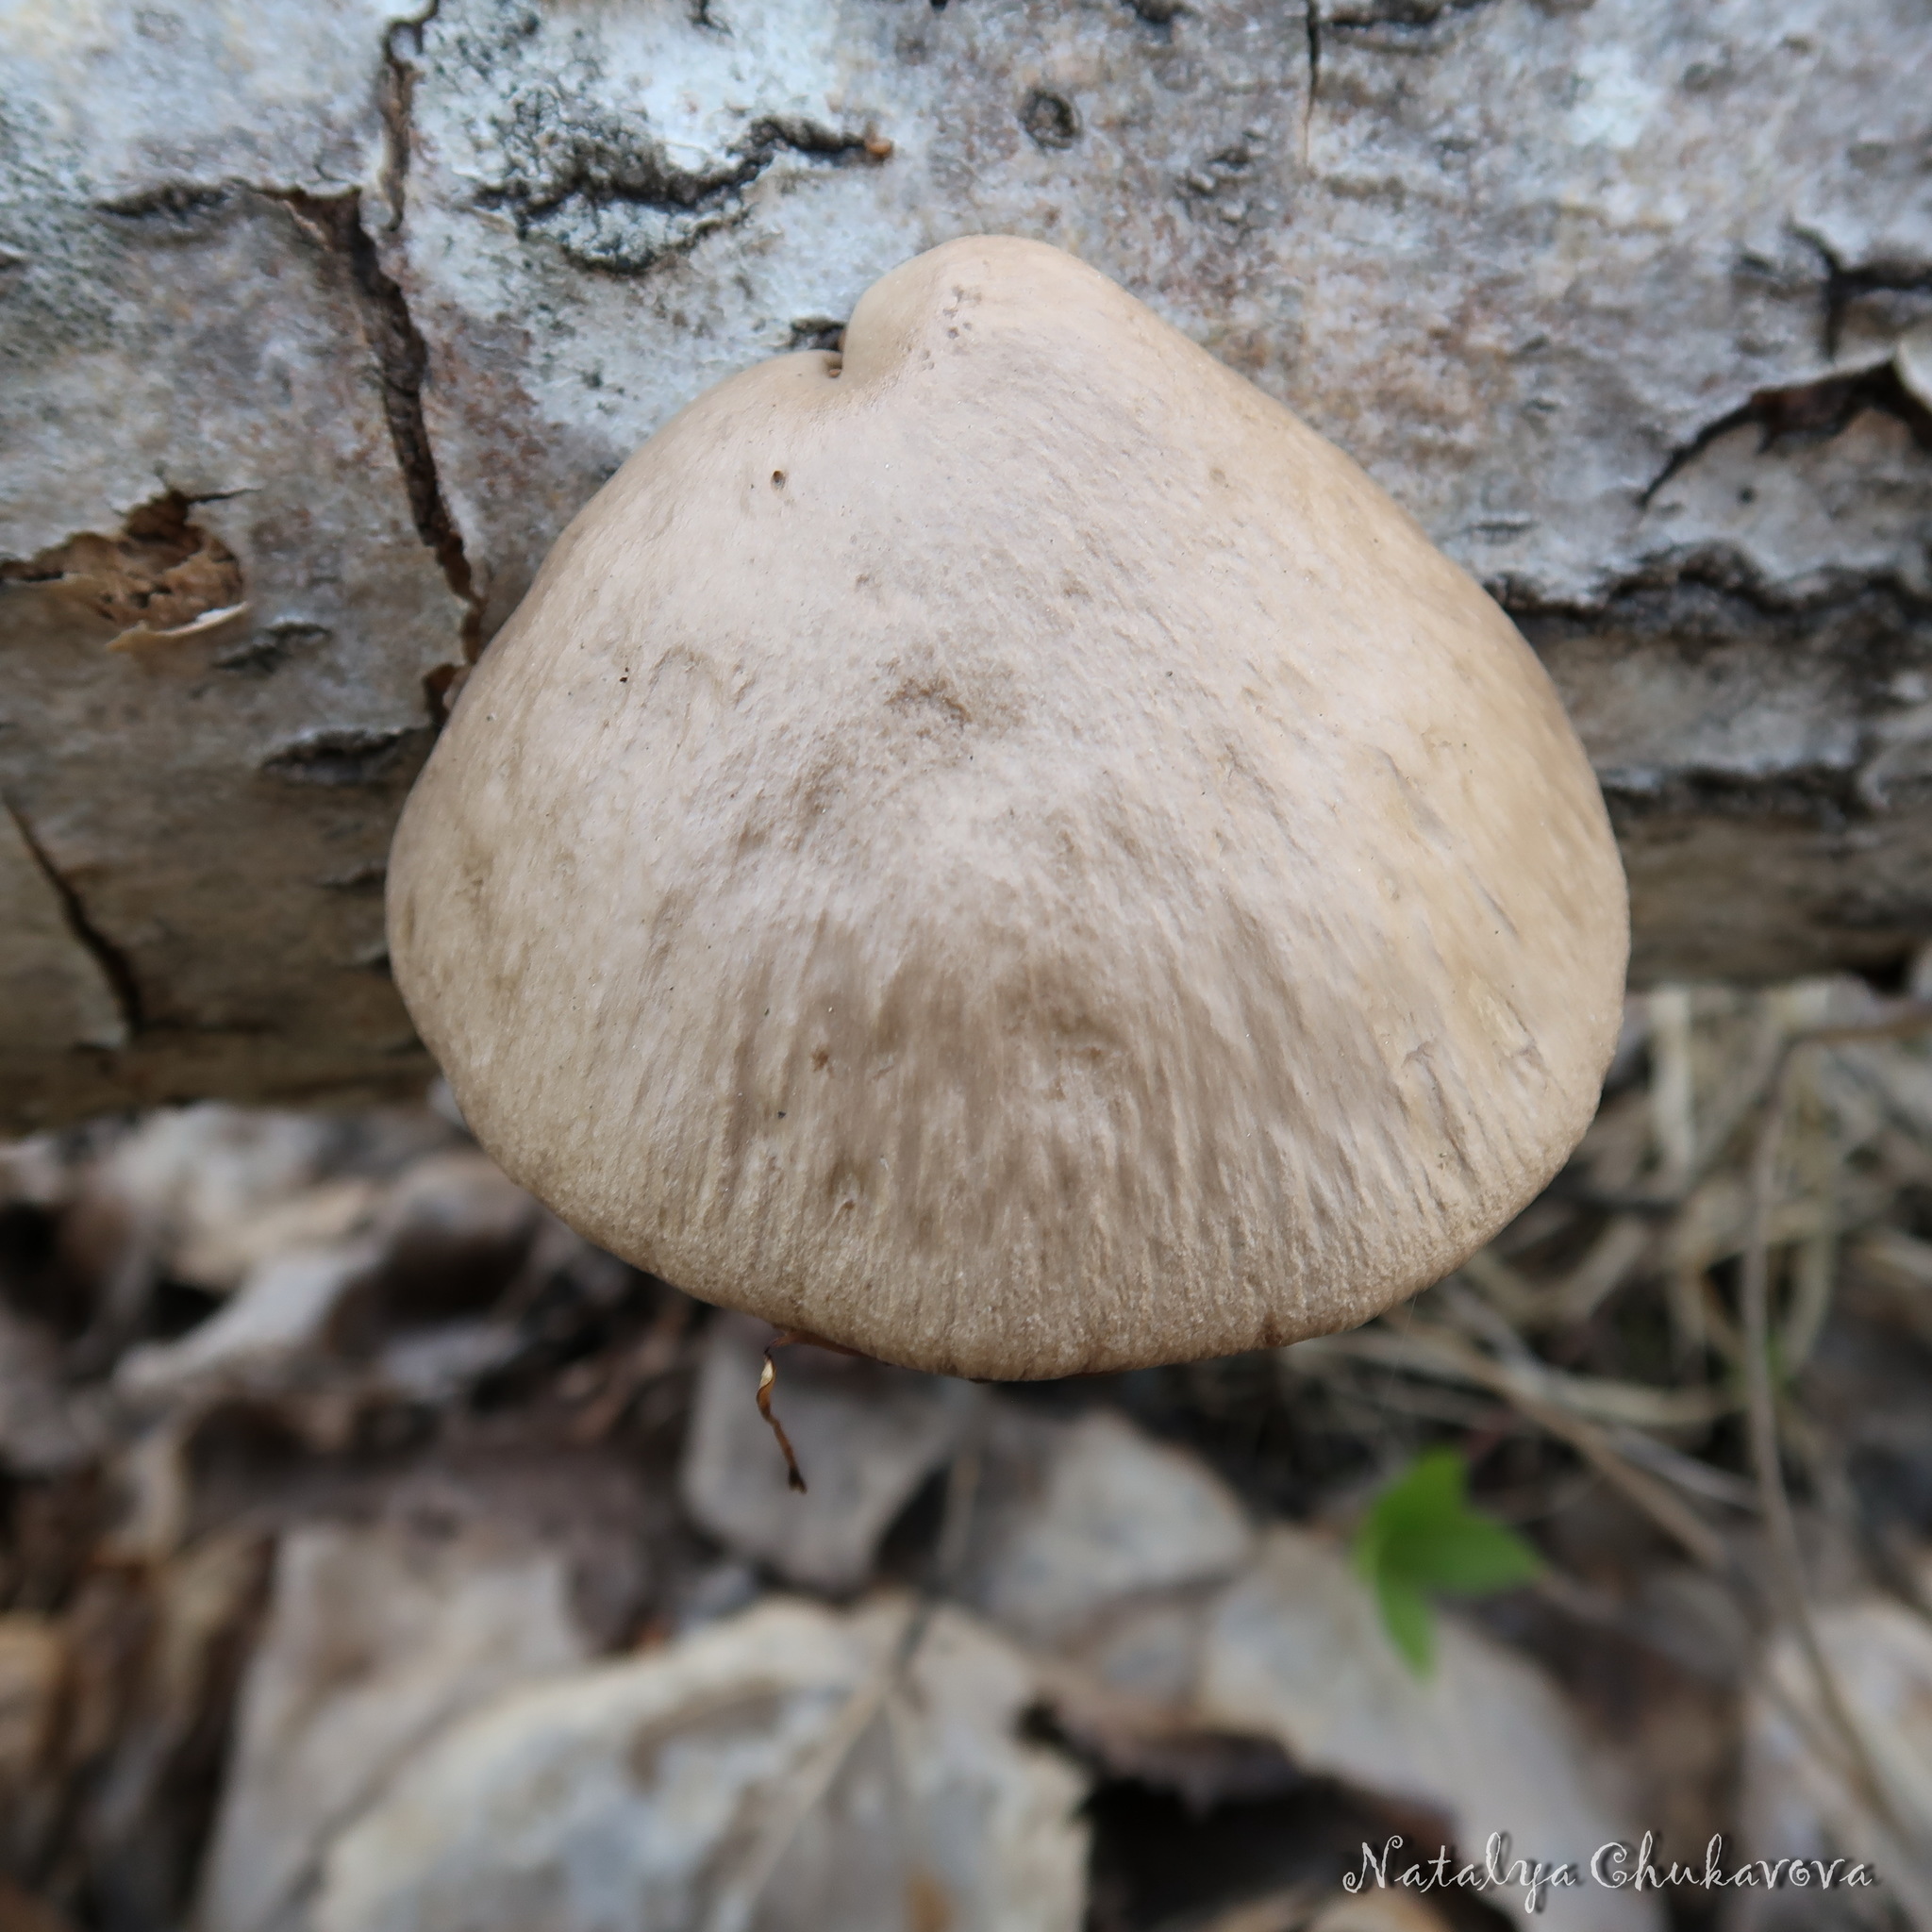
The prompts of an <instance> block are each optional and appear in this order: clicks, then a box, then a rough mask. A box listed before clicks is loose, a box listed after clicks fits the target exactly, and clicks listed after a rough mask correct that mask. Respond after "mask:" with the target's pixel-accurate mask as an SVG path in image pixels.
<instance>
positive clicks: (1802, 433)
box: [1637, 362, 1932, 508]
mask: <svg viewBox="0 0 1932 1932" xmlns="http://www.w3.org/2000/svg"><path fill="white" fill-rule="evenodd" d="M1867 409H1874V410H1876V411H1877V412H1878V413H1879V414H1881V415H1885V416H1895V417H1896V418H1897V419H1898V420H1899V421H1900V422H1901V423H1903V424H1905V425H1906V426H1907V428H1908V429H1909V430H1910V431H1911V432H1912V441H1914V442H1916V443H1917V444H1918V446H1919V447H1920V448H1921V449H1923V450H1925V451H1928V452H1932V409H1928V408H1926V407H1925V405H1924V403H1922V402H1921V401H1920V400H1919V398H1918V397H1917V396H1915V395H1914V394H1913V393H1912V392H1911V391H1910V390H1908V389H1907V387H1906V385H1905V382H1904V381H1903V379H1902V378H1901V377H1900V375H1899V373H1898V371H1897V369H1895V368H1894V367H1893V366H1892V365H1891V364H1890V362H1884V363H1880V364H1878V365H1877V366H1876V367H1874V368H1869V369H1858V370H1852V371H1848V372H1847V373H1846V374H1844V375H1821V376H1818V377H1816V378H1814V379H1813V380H1812V381H1810V382H1797V383H1791V384H1790V385H1788V386H1786V387H1783V388H1777V389H1761V390H1758V391H1756V392H1755V393H1754V394H1752V395H1751V396H1750V397H1749V398H1748V399H1747V400H1745V401H1744V402H1742V403H1740V404H1739V405H1738V407H1737V408H1735V409H1730V410H1727V411H1726V412H1725V413H1724V415H1722V416H1720V417H1718V418H1717V419H1716V421H1715V422H1711V423H1707V424H1706V425H1704V427H1703V428H1702V429H1700V430H1699V431H1698V432H1697V434H1696V435H1695V436H1693V437H1692V438H1691V441H1689V442H1686V443H1684V444H1682V445H1681V446H1680V447H1679V448H1677V449H1675V450H1673V451H1672V452H1671V456H1670V458H1669V460H1668V461H1667V462H1666V463H1665V464H1664V466H1663V468H1662V469H1661V470H1659V471H1658V472H1657V475H1656V476H1654V477H1653V478H1652V479H1651V481H1650V482H1649V483H1648V484H1646V485H1645V486H1644V489H1643V491H1642V493H1641V495H1640V496H1639V497H1638V499H1637V500H1638V502H1639V503H1640V504H1641V505H1642V506H1644V507H1645V508H1648V507H1649V505H1650V502H1651V499H1652V498H1653V497H1655V496H1656V495H1657V491H1659V490H1661V489H1662V488H1663V487H1664V485H1665V484H1666V483H1668V482H1669V481H1670V480H1671V478H1672V477H1673V476H1674V475H1677V474H1678V472H1679V471H1681V470H1683V469H1684V468H1685V467H1686V466H1687V465H1689V464H1691V463H1692V462H1694V461H1695V460H1696V459H1697V458H1699V457H1700V456H1702V455H1703V454H1704V452H1705V451H1706V450H1707V449H1708V448H1709V447H1710V445H1711V444H1712V443H1713V442H1715V441H1717V440H1718V439H1719V438H1720V437H1723V436H1728V435H1729V434H1730V433H1731V431H1732V430H1734V429H1741V428H1744V427H1746V426H1747V425H1752V424H1755V425H1757V431H1758V443H1757V448H1758V453H1759V454H1760V455H1762V454H1763V453H1764V452H1766V451H1767V450H1770V449H1771V448H1773V447H1774V445H1775V444H1777V443H1780V442H1786V441H1807V442H1823V441H1827V440H1828V439H1830V438H1831V437H1834V436H1837V435H1839V434H1840V432H1841V431H1843V430H1844V429H1846V428H1847V427H1849V426H1850V425H1851V423H1852V421H1853V419H1854V418H1855V417H1857V416H1858V415H1861V414H1862V413H1863V412H1864V411H1865V410H1867Z"/></svg>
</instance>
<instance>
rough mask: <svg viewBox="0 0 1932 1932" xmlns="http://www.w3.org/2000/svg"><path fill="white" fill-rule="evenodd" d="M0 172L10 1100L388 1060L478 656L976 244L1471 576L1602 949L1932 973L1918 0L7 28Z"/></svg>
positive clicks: (1653, 966) (419, 1058) (184, 12)
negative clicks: (1595, 900) (434, 818)
mask: <svg viewBox="0 0 1932 1932" xmlns="http://www.w3.org/2000/svg"><path fill="white" fill-rule="evenodd" d="M0 197H4V199H0V798H4V803H5V812H4V813H0V1117H4V1119H5V1120H6V1122H7V1123H8V1124H12V1125H26V1124H34V1123H38V1122H44V1121H51V1120H55V1119H58V1118H63V1117H71V1116H73V1115H75V1114H77V1113H79V1112H82V1111H85V1110H88V1109H91V1108H104V1107H112V1106H120V1105H125V1104H129V1103H134V1102H147V1101H154V1100H159V1099H164V1098H175V1097H185V1096H189V1095H196V1094H208V1093H223V1094H232V1095H238V1096H269V1095H284V1096H293V1095H307V1094H319V1093H325V1092H331V1091H347V1090H350V1089H362V1090H368V1089H372V1088H384V1087H392V1086H398V1085H408V1084H411V1083H416V1082H420V1080H421V1079H422V1078H423V1077H424V1076H425V1073H426V1071H427V1067H426V1061H425V1058H424V1055H423V1052H422V1049H421V1047H420V1046H419V1045H418V1043H417V1042H416V1041H415V1039H414V1037H413V1035H412V1034H411V1032H410V1029H409V1026H408V1020H407V1018H406V1016H405V1015H404V1013H403V1011H402V1008H401V1006H400V1004H399V1003H398V1001H397V999H396V997H395V993H394V991H393V988H392V987H391V984H390V982H389V980H388V977H387V974H386V971H385V958H384V952H383V939H382V902H381V886H382V875H383V863H384V857H385V853H386V850H387V846H388V841H389V836H390V832H391V826H392V824H393V822H394V819H395V815H396V812H397V809H398V808H399V806H400V803H401V800H402V797H403V794H404V792H405V791H406V790H407V788H408V783H409V780H410V777H411V775H412V774H413V773H414V771H415V769H416V767H417V765H418V764H419V763H420V761H421V759H422V758H423V756H424V754H425V751H426V749H427V747H428V745H429V743H430V741H431V739H432V737H433V734H434V731H435V728H436V724H437V720H438V715H439V712H440V709H441V697H442V694H443V693H444V692H445V691H447V690H448V688H449V685H450V682H451V680H452V679H453V678H454V677H455V675H457V672H458V667H459V666H460V665H461V664H462V663H463V662H464V661H465V660H466V659H468V658H471V657H473V656H474V655H475V652H476V651H477V650H478V649H480V648H481V647H482V646H483V645H484V644H485V643H486V642H487V641H488V640H489V638H490V636H491V633H492V632H493V630H494V629H495V628H496V626H497V625H499V624H500V623H501V622H502V621H503V619H504V617H505V616H506V615H507V614H508V611H509V610H510V609H511V608H513V607H514V606H515V604H516V602H517V599H518V598H519V597H520V596H521V594H522V593H523V591H524V590H525V587H526V586H527V584H528V583H529V581H530V577H531V574H532V572H533V571H534V569H535V568H536V565H537V564H538V562H539V561H540V560H541V558H542V556H543V554H544V551H545V549H546V547H547V546H548V545H549V543H550V541H552V539H553V538H554V537H555V536H556V535H557V533H558V530H559V529H560V528H561V526H562V525H563V524H564V522H565V521H566V520H567V519H568V518H569V516H570V515H571V514H572V512H573V511H574V510H575V508H577V506H578V505H579V504H581V503H582V502H583V500H584V499H585V498H586V497H587V496H588V495H589V494H590V493H591V491H593V490H594V489H595V488H596V487H597V486H598V484H599V483H601V482H602V481H603V479H604V478H605V477H606V476H607V475H608V474H609V473H610V472H611V470H612V469H614V468H615V466H616V465H617V464H618V463H619V462H620V461H621V460H622V459H623V458H625V456H626V455H627V454H628V453H629V452H630V451H631V450H632V449H633V448H634V447H635V446H636V445H637V444H638V443H639V442H640V441H642V440H643V438H644V437H646V436H647V435H649V434H650V433H651V431H652V430H653V429H655V428H656V427H657V426H658V425H659V424H660V423H662V422H663V421H664V420H665V419H666V417H668V416H669V415H670V414H671V413H672V412H673V411H674V410H675V409H676V408H678V407H679V406H680V405H681V404H683V403H684V402H686V401H688V400H689V399H690V398H691V397H692V396H694V395H695V394H697V393H698V392H699V391H701V390H703V389H705V388H706V387H708V385H710V384H711V383H713V382H715V381H716V380H718V379H719V378H720V377H721V376H724V375H727V374H729V373H730V372H732V371H733V370H735V369H738V368H740V367H741V366H743V365H744V364H746V363H747V362H750V361H753V360H755V359H758V358H762V357H765V356H769V355H772V354H774V353H777V352H779V351H782V350H785V349H787V348H789V347H794V346H798V345H801V344H815V343H822V342H824V341H828V340H830V339H831V338H832V337H833V336H834V335H835V333H836V331H837V329H838V328H839V326H840V325H841V320H842V318H843V317H844V316H845V315H846V314H847V313H848V312H849V310H850V308H851V306H852V304H853V302H854V300H855V299H856V297H857V296H858V293H859V292H860V291H862V290H863V289H864V288H865V287H866V285H867V284H868V283H869V282H871V281H872V280H873V279H874V277H875V276H877V275H879V274H881V273H882V272H883V271H885V270H886V269H888V268H890V267H891V266H892V264H894V263H895V262H897V261H899V260H901V259H903V258H905V257H907V256H908V255H910V254H912V253H914V252H916V251H918V250H920V249H922V248H924V247H927V246H929V245H931V244H933V243H935V242H940V241H942V240H944V239H945V238H947V237H948V236H952V235H956V234H960V233H968V232H973V231H975V230H1002V231H1007V232H1012V233H1019V234H1025V235H1032V236H1037V237H1039V238H1041V239H1043V240H1047V241H1051V242H1058V243H1059V244H1061V245H1062V246H1065V247H1068V248H1071V249H1073V250H1074V251H1075V252H1076V253H1078V254H1080V255H1082V256H1083V257H1085V258H1087V259H1089V260H1090V261H1091V262H1093V263H1094V264H1095V265H1096V266H1098V267H1099V268H1101V269H1103V270H1105V271H1106V272H1107V273H1108V275H1112V276H1114V277H1115V278H1116V279H1117V280H1119V281H1121V282H1123V283H1124V284H1125V285H1126V286H1127V287H1128V288H1130V289H1132V290H1133V291H1135V292H1136V293H1138V294H1139V295H1141V297H1142V298H1143V299H1145V300H1146V301H1148V302H1149V303H1151V304H1152V305H1153V306H1154V307H1155V308H1157V309H1158V310H1159V311H1161V312H1162V313H1163V314H1165V315H1166V316H1168V317H1169V318H1170V319H1171V320H1172V321H1174V323H1175V324H1177V325H1179V326H1180V327H1181V328H1183V329H1185V330H1186V331H1187V332H1188V333H1189V334H1191V336H1193V337H1194V338H1195V339H1196V340H1197V341H1201V342H1203V343H1204V344H1206V345H1207V346H1208V348H1209V349H1211V350H1212V351H1213V352H1214V353H1215V354H1216V355H1218V356H1220V357H1222V358H1224V359H1225V360H1226V361H1228V362H1229V363H1231V364H1232V365H1233V366H1235V367H1236V368H1238V369H1240V370H1241V371H1242V372H1243V373H1244V374H1246V375H1250V376H1252V377H1253V379H1254V380H1255V381H1257V383H1259V384H1260V385H1261V386H1262V387H1263V388H1265V389H1267V390H1269V391H1271V392H1273V393H1274V394H1275V395H1278V396H1280V397H1282V398H1283V399H1284V400H1286V401H1287V402H1289V403H1290V404H1291V406H1292V407H1293V408H1296V409H1297V410H1298V411H1299V412H1300V413H1301V414H1302V415H1303V416H1305V417H1306V418H1307V420H1308V421H1309V422H1311V423H1312V424H1313V425H1315V426H1316V427H1318V428H1319V429H1321V430H1322V431H1323V432H1324V433H1325V434H1326V435H1328V436H1329V437H1331V438H1333V439H1334V440H1335V441H1337V442H1339V443H1341V445H1342V446H1343V447H1344V448H1345V449H1347V450H1349V451H1350V452H1351V453H1352V454H1353V455H1354V456H1356V457H1357V458H1358V459H1359V460H1361V461H1362V462H1363V463H1364V464H1366V465H1367V467H1368V468H1369V469H1370V470H1371V471H1372V472H1373V473H1374V475H1376V476H1377V477H1378V478H1379V479H1380V480H1381V481H1382V482H1383V483H1384V484H1386V485H1387V486H1388V487H1389V488H1390V489H1391V491H1393V492H1394V494H1395V495H1396V496H1397V497H1398V498H1400V499H1401V500H1402V502H1403V503H1405V504H1406V505H1407V507H1408V508H1410V509H1411V510H1412V511H1413V513H1414V514H1415V515H1416V516H1417V517H1418V518H1419V519H1420V520H1421V521H1422V523H1423V524H1424V525H1425V526H1426V527H1427V529H1428V530H1429V531H1430V533H1431V534H1432V536H1433V537H1434V538H1435V539H1436V541H1438V542H1440V543H1441V545H1442V546H1443V547H1444V548H1445V549H1447V550H1448V551H1449V552H1450V553H1451V554H1452V555H1454V556H1455V557H1457V558H1459V559H1460V560H1461V561H1462V562H1464V563H1465V564H1466V565H1467V566H1468V567H1469V568H1470V569H1471V570H1472V571H1473V572H1474V574H1475V575H1477V576H1478V577H1480V578H1481V579H1482V580H1483V581H1484V582H1485V583H1486V584H1488V585H1489V586H1490V587H1491V590H1492V591H1494V593H1495V594H1496V595H1497V596H1498V597H1499V598H1500V599H1501V600H1502V601H1503V602H1504V604H1505V605H1506V606H1507V608H1509V609H1510V611H1511V612H1512V613H1513V614H1514V615H1515V617H1516V619H1517V621H1518V623H1519V624H1520V625H1522V626H1523V628H1524V631H1525V633H1526V634H1527V635H1528V637H1529V638H1530V640H1531V641H1532V642H1533V643H1534V644H1535V645H1536V647H1537V648H1538V649H1539V650H1540V651H1541V653H1542V655H1543V657H1544V659H1545V661H1546V662H1547V663H1548V665H1549V667H1550V669H1551V671H1552V673H1553V674H1554V675H1555V676H1556V678H1557V682H1558V684H1559V686H1560V687H1561V689H1562V691H1563V693H1564V695H1565V697H1566V699H1567V701H1568V702H1569V704H1570V706H1571V708H1572V711H1573V714H1574V717H1575V719H1576V721H1577V724H1578V725H1579V727H1580V728H1581V730H1582V732H1583V735H1584V738H1585V740H1586V742H1587V743H1588V744H1589V746H1590V749H1591V755H1592V757H1593V758H1594V759H1595V761H1596V763H1597V767H1598V770H1599V773H1600V774H1601V776H1602V779H1603V782H1604V785H1605V788H1606V791H1607V794H1608V796H1609V799H1610V803H1611V808H1612V811H1613V813H1614V816H1615V818H1616V822H1617V825H1618V829H1619V834H1620V837H1621V839H1622V841H1623V844H1624V856H1625V859H1626V862H1627V865H1628V868H1629V872H1630V878H1631V884H1632V888H1633V892H1634V898H1635V913H1636V930H1637V941H1636V943H1637V957H1636V970H1637V973H1638V974H1639V976H1640V977H1643V976H1649V975H1655V974H1664V973H1669V974H1726V975H1764V974H1785V973H1792V972H1799V971H1807V970H1812V969H1822V968H1828V967H1832V966H1844V965H1848V966H1855V967H1859V968H1863V969H1866V970H1873V971H1881V972H1882V971H1888V970H1891V969H1893V968H1895V967H1896V966H1897V965H1898V963H1899V962H1900V961H1901V960H1903V959H1904V958H1906V957H1907V956H1908V954H1909V953H1910V952H1911V951H1912V949H1913V948H1914V947H1915V946H1916V945H1917V944H1918V943H1919V942H1920V941H1923V940H1924V938H1925V937H1926V936H1927V935H1932V556H1928V539H1932V408H1928V404H1932V12H1928V10H1927V7H1926V5H1925V0H1866V4H1863V5H1860V6H1857V7H1851V8H1847V7H1843V6H1840V5H1836V4H1833V0H1705V4H1701V5H1699V6H1696V7H1686V6H1684V5H1683V4H1681V0H1595V4H1593V5H1592V4H1591V0H1582V4H1580V5H1579V4H1576V0H1321V5H1320V7H1319V8H1318V9H1317V8H1307V9H1305V8H1304V7H1303V5H1302V4H1301V0H950V4H949V0H690V4H689V5H688V6H687V5H685V4H681V0H625V4H618V0H441V4H440V5H438V4H435V0H430V5H429V6H428V8H427V10H426V11H421V10H418V11H416V12H414V13H412V12H409V11H408V10H405V9H404V8H400V7H398V6H395V5H392V4H388V0H335V4H332V5H328V6H317V5H315V4H314V0H301V4H293V0H258V4H257V5H255V6H253V7H251V8H214V7H208V6H206V5H200V4H195V0H172V4H163V0H156V4H152V5H139V6H137V5H134V4H130V0H60V4H58V5H57V4H54V0H0ZM1147 541H1148V542H1149V543H1150V544H1158V542H1159V541H1160V532H1159V531H1158V530H1149V531H1148V532H1147ZM713 561H715V560H713Z"/></svg>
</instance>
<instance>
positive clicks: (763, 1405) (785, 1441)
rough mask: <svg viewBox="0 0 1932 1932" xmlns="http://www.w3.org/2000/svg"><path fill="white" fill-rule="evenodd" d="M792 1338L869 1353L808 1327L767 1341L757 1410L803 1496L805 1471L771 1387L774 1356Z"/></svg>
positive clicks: (846, 1351)
mask: <svg viewBox="0 0 1932 1932" xmlns="http://www.w3.org/2000/svg"><path fill="white" fill-rule="evenodd" d="M793 1342H803V1343H804V1344H805V1345H806V1346H807V1347H808V1348H827V1349H830V1350H831V1352H832V1353H833V1354H834V1355H849V1356H852V1357H856V1358H857V1359H858V1360H860V1361H863V1360H865V1359H867V1357H864V1356H862V1355H860V1354H859V1351H858V1349H856V1348H847V1347H846V1346H845V1344H844V1343H843V1342H842V1341H826V1340H825V1338H824V1336H823V1335H814V1334H812V1333H811V1332H810V1330H808V1329H805V1328H781V1329H780V1330H779V1331H778V1333H777V1334H775V1335H774V1336H773V1337H772V1339H771V1341H768V1342H766V1344H765V1365H764V1367H763V1368H762V1369H761V1370H760V1371H759V1372H758V1413H759V1414H760V1415H761V1416H763V1417H764V1419H765V1421H766V1422H767V1423H769V1424H771V1429H772V1433H773V1435H774V1436H775V1437H777V1439H778V1447H779V1448H780V1449H782V1450H783V1451H784V1452H785V1481H786V1483H787V1485H788V1486H789V1487H790V1488H791V1490H792V1491H794V1492H795V1493H796V1494H798V1495H801V1496H802V1495H804V1494H805V1492H806V1486H805V1472H804V1471H803V1470H802V1469H800V1468H799V1466H798V1457H797V1455H796V1454H795V1453H794V1452H793V1450H792V1447H791V1437H790V1436H788V1435H787V1434H786V1433H785V1424H783V1423H781V1422H780V1421H779V1420H778V1418H777V1416H776V1414H775V1413H774V1411H773V1408H772V1391H773V1389H774V1386H775V1385H776V1383H777V1380H778V1364H777V1363H776V1362H774V1360H773V1359H772V1356H773V1353H774V1351H775V1350H777V1349H781V1348H790V1347H791V1344H792V1343H793Z"/></svg>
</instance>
